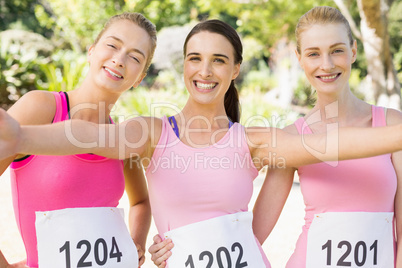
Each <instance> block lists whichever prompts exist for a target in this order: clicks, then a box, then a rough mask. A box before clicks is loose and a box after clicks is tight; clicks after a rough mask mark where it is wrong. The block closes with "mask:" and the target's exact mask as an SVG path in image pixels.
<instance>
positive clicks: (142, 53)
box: [106, 35, 146, 58]
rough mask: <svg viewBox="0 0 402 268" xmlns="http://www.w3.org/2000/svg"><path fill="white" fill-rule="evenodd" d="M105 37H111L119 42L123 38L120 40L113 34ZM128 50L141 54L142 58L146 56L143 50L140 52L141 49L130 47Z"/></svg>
mask: <svg viewBox="0 0 402 268" xmlns="http://www.w3.org/2000/svg"><path fill="white" fill-rule="evenodd" d="M106 38H112V39H114V40H116V41H118V42H120V43H124V42H123V40H121V39H120V38H118V37H116V36H113V35H110V36H107V37H106ZM130 51H134V52H137V53H139V54H141V55H142V56H143V57H144V58H146V57H145V54H144V52H142V51H141V50H139V49H137V48H132V49H130Z"/></svg>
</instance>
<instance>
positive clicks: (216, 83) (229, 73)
mask: <svg viewBox="0 0 402 268" xmlns="http://www.w3.org/2000/svg"><path fill="white" fill-rule="evenodd" d="M185 53H186V54H185V58H184V81H185V84H186V87H187V90H188V92H189V93H190V96H191V98H193V99H194V100H195V101H196V102H198V103H202V104H222V105H223V101H224V97H225V93H226V91H227V90H228V88H229V86H230V83H231V81H232V80H234V79H235V78H236V77H237V76H238V74H239V71H240V63H237V64H235V60H234V50H233V46H232V44H231V43H230V42H229V41H228V40H227V39H226V38H225V37H224V36H222V35H220V34H217V33H211V32H208V31H201V32H199V33H197V34H195V35H193V36H192V37H191V38H190V39H189V40H188V42H187V46H186V49H185Z"/></svg>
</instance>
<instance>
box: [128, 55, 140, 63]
mask: <svg viewBox="0 0 402 268" xmlns="http://www.w3.org/2000/svg"><path fill="white" fill-rule="evenodd" d="M129 57H130V58H131V59H132V60H135V61H136V62H138V63H141V62H140V60H139V59H138V58H137V57H135V56H132V55H130V56H129Z"/></svg>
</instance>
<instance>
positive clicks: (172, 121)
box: [168, 116, 180, 139]
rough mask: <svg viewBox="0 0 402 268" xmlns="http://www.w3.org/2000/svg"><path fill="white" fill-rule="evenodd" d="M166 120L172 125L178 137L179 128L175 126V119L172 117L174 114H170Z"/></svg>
mask: <svg viewBox="0 0 402 268" xmlns="http://www.w3.org/2000/svg"><path fill="white" fill-rule="evenodd" d="M168 120H169V123H170V125H171V126H172V129H173V131H174V133H176V136H177V137H178V138H179V139H180V135H179V128H178V127H177V122H176V119H175V118H174V116H171V117H169V118H168Z"/></svg>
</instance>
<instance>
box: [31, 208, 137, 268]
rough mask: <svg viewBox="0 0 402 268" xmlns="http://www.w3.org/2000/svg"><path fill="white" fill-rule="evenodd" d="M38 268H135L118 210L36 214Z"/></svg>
mask: <svg viewBox="0 0 402 268" xmlns="http://www.w3.org/2000/svg"><path fill="white" fill-rule="evenodd" d="M35 225H36V234H37V238H38V258H39V267H41V268H54V267H58V268H75V267H77V268H78V267H108V268H123V267H124V268H126V267H138V254H137V249H136V247H135V244H134V242H133V241H132V239H131V236H130V234H129V232H128V230H127V227H126V224H125V222H124V218H123V217H122V213H121V209H118V208H109V207H102V208H72V209H62V210H55V211H46V212H36V222H35Z"/></svg>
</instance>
